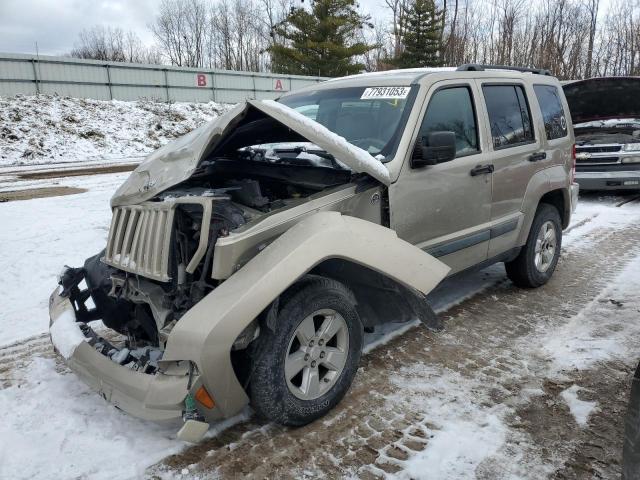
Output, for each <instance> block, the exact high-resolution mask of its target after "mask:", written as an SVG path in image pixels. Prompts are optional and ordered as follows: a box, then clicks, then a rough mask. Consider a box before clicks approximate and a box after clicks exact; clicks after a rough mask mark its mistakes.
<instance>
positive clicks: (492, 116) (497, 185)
mask: <svg viewBox="0 0 640 480" xmlns="http://www.w3.org/2000/svg"><path fill="white" fill-rule="evenodd" d="M479 83H480V89H481V91H482V97H483V99H484V102H485V107H486V115H487V118H486V122H485V123H486V125H487V129H488V135H489V138H490V140H491V141H490V143H491V148H492V150H493V165H494V173H493V195H492V197H493V198H492V204H491V222H492V225H493V226H492V229H491V241H490V243H489V252H488V256H489V258H491V257H495V256H497V255H499V254H501V253H503V252H505V251H507V250H509V249H510V248H512V247H514V246H516V245H515V243H516V239H517V237H518V234H519V231H520V228H521V226H522V223H523V219H524V215H523V214H522V212H521V210H522V202H523V198H524V196H525V192H526V190H527V185H528V184H529V180H530V179H531V177H532V176H533V175H534V174H535V172H536V171H538V170H540V169H541V168H544V166H543V165H544V164H545V163H546V153H545V151H544V150H543V146H542V143H541V141H540V132H537V131H536V124H540V122H537V121H536V119H538V118H539V114H538V112H537V111H536V112H535V116H534V113H532V108H531V104H532V102H531V101H530V99H531V98H532V96H533V91H531V90H529V89H528V88H527V86H526V85H525V84H524V83H523V82H519V81H515V80H514V81H513V82H505V81H504V79H501V80H500V81H496V82H494V81H491V80H486V81H481V82H479Z"/></svg>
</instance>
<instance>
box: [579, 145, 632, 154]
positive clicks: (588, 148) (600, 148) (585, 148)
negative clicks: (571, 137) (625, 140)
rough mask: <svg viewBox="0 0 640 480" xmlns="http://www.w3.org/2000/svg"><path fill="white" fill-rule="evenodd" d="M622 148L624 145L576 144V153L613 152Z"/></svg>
mask: <svg viewBox="0 0 640 480" xmlns="http://www.w3.org/2000/svg"><path fill="white" fill-rule="evenodd" d="M621 149H622V145H576V153H581V152H588V153H612V152H619V151H620V150H621Z"/></svg>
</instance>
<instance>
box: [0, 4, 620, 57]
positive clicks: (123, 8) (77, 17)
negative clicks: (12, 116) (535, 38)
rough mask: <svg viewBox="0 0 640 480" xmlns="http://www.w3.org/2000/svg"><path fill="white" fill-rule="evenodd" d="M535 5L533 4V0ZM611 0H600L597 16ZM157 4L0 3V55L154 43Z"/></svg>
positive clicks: (378, 8)
mask: <svg viewBox="0 0 640 480" xmlns="http://www.w3.org/2000/svg"><path fill="white" fill-rule="evenodd" d="M533 1H535V0H533ZM610 1H611V0H600V7H601V8H600V15H602V14H603V11H605V10H606V8H607V6H608V5H609V3H610ZM159 2H160V0H0V52H11V53H35V42H38V49H39V51H40V53H41V54H43V55H57V54H58V55H59V54H64V53H68V52H69V51H71V49H72V48H73V45H74V43H75V42H76V39H77V37H78V34H79V33H80V31H81V30H82V29H84V28H90V27H92V26H93V25H104V26H113V27H120V28H122V29H123V30H129V29H131V30H133V31H135V32H136V33H137V34H138V36H139V37H140V39H141V40H142V41H143V42H144V43H146V44H148V45H149V44H151V43H153V37H152V35H151V33H150V32H149V28H148V24H149V22H151V21H152V20H153V18H154V16H155V14H156V11H157V8H158V4H159ZM360 5H361V8H362V10H363V11H365V12H366V13H369V14H372V15H373V16H374V17H377V18H381V17H382V16H386V13H387V11H386V9H385V8H384V0H360Z"/></svg>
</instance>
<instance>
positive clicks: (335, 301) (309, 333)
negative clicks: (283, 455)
mask: <svg viewBox="0 0 640 480" xmlns="http://www.w3.org/2000/svg"><path fill="white" fill-rule="evenodd" d="M362 339H363V329H362V324H361V322H360V319H359V317H358V314H357V311H356V309H355V302H354V300H353V296H352V295H351V294H350V292H349V290H347V289H346V288H345V287H344V286H343V285H342V284H341V283H339V282H337V281H335V280H331V279H327V278H322V277H312V278H311V279H308V280H306V281H304V284H303V285H301V286H298V287H296V291H295V292H294V293H293V294H292V295H291V296H290V297H289V298H288V299H287V300H285V303H284V305H281V309H280V311H279V313H278V317H277V320H276V322H275V327H274V329H273V330H272V329H271V328H269V327H265V328H263V329H262V332H261V334H260V337H259V338H258V340H257V345H256V348H255V352H256V353H255V359H254V362H255V363H254V371H253V373H252V376H251V384H250V395H251V403H252V406H253V408H254V409H255V410H256V412H257V413H258V414H259V415H261V416H263V417H266V418H268V419H269V420H272V421H274V422H277V423H280V424H283V425H292V426H299V425H305V424H307V423H309V422H311V421H313V420H315V419H316V418H319V417H321V416H323V415H324V414H326V413H327V412H328V411H329V410H331V409H332V408H333V407H334V406H335V405H336V404H337V403H338V402H339V401H340V400H341V399H342V397H343V396H344V395H345V393H346V392H347V390H348V389H349V386H350V385H351V382H352V381H353V377H354V376H355V373H356V371H357V368H358V362H359V361H360V355H361V351H362Z"/></svg>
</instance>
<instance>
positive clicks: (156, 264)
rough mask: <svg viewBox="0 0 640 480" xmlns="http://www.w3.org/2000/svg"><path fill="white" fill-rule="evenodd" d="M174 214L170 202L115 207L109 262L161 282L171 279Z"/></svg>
mask: <svg viewBox="0 0 640 480" xmlns="http://www.w3.org/2000/svg"><path fill="white" fill-rule="evenodd" d="M174 213H175V209H174V208H171V205H170V204H168V203H167V202H162V203H146V204H142V205H131V206H125V207H116V208H114V209H113V218H112V219H111V228H110V229H109V241H108V242H107V250H106V254H105V258H104V261H105V263H107V264H108V265H111V266H113V267H116V268H119V269H121V270H124V271H127V272H132V273H137V274H140V275H143V276H145V277H148V278H152V279H154V280H159V281H161V282H167V281H169V280H170V276H169V249H170V241H171V230H172V226H173V217H174Z"/></svg>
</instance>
